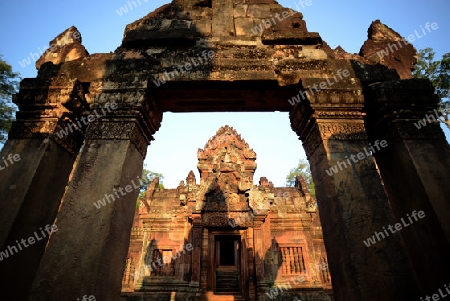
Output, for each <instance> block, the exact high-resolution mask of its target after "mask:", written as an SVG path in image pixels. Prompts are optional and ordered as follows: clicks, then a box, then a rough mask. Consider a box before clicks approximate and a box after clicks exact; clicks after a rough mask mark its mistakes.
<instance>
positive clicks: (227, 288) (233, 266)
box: [214, 235, 241, 294]
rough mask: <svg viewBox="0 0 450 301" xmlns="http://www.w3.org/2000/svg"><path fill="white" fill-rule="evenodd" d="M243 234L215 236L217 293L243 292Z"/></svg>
mask: <svg viewBox="0 0 450 301" xmlns="http://www.w3.org/2000/svg"><path fill="white" fill-rule="evenodd" d="M240 249H241V236H240V235H216V236H215V252H214V253H215V260H214V262H215V273H214V276H215V281H214V282H215V293H219V294H238V293H240V292H241V283H240V282H241V258H240V257H241V256H240Z"/></svg>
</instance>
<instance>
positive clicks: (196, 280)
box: [189, 213, 214, 287]
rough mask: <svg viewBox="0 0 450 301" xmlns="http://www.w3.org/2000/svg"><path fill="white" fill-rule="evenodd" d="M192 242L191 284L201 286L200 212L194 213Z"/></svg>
mask: <svg viewBox="0 0 450 301" xmlns="http://www.w3.org/2000/svg"><path fill="white" fill-rule="evenodd" d="M192 244H193V247H194V249H193V250H192V276H191V283H190V284H189V285H190V286H191V287H199V286H200V262H201V254H202V217H201V215H200V214H198V213H195V214H192ZM213 245H214V244H213ZM211 264H213V263H211Z"/></svg>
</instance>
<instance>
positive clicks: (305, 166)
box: [286, 159, 316, 197]
mask: <svg viewBox="0 0 450 301" xmlns="http://www.w3.org/2000/svg"><path fill="white" fill-rule="evenodd" d="M297 176H302V177H303V178H304V179H305V181H306V185H307V186H308V189H309V192H310V193H311V195H312V196H313V197H315V196H316V189H315V187H314V182H313V180H312V175H311V170H310V168H309V163H308V161H306V160H304V159H300V160H299V161H298V165H297V167H295V168H293V169H291V171H290V172H289V174H288V175H287V176H286V186H288V187H293V186H294V185H295V178H296V177H297Z"/></svg>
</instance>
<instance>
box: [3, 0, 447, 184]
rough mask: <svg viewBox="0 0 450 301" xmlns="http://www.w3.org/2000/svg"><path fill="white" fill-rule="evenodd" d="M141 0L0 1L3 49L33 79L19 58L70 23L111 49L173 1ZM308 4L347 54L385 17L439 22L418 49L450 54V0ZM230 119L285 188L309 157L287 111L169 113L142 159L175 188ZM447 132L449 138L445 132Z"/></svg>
mask: <svg viewBox="0 0 450 301" xmlns="http://www.w3.org/2000/svg"><path fill="white" fill-rule="evenodd" d="M135 1H136V2H137V0H135ZM299 1H300V0H294V1H293V0H283V1H279V3H280V4H282V5H283V6H285V7H292V8H293V9H296V7H299V8H301V4H300V3H299ZM140 2H141V4H142V5H138V7H137V8H134V9H133V10H131V11H129V12H127V13H125V14H122V16H120V15H119V14H118V13H117V11H116V10H119V9H120V8H121V7H123V6H126V5H127V1H126V0H110V1H107V2H106V1H86V0H78V1H76V2H71V4H67V3H65V2H63V1H56V0H44V1H31V0H26V1H25V0H14V1H4V0H3V1H1V4H0V8H1V11H2V18H1V19H0V37H2V38H1V43H0V54H2V55H3V56H4V59H5V60H6V61H7V62H8V63H9V64H10V65H12V66H13V69H14V71H18V72H20V73H21V75H22V77H24V78H25V77H35V76H36V69H35V67H34V64H33V65H29V66H25V67H22V66H21V65H20V64H19V62H20V61H22V60H23V59H26V58H27V57H28V56H29V55H30V52H36V53H38V52H39V51H40V50H42V49H43V48H44V47H48V43H49V41H50V40H52V39H53V38H54V37H55V36H57V35H58V34H59V33H61V32H62V31H64V30H65V29H66V28H68V27H70V26H72V25H75V26H76V27H77V28H78V30H79V31H80V32H81V34H82V38H83V45H84V46H85V47H86V49H87V50H88V51H89V53H91V54H93V53H107V52H112V51H114V50H115V49H116V48H117V47H118V46H119V45H120V43H121V40H122V37H123V32H124V29H125V26H126V25H127V24H129V23H131V22H133V21H135V20H137V19H139V18H142V17H143V16H145V15H147V14H148V13H150V12H151V11H153V10H154V9H156V8H157V7H159V6H161V5H163V4H165V3H167V2H168V1H159V0H156V1H154V0H150V1H147V2H145V0H140ZM311 2H312V5H310V6H307V5H304V8H303V9H300V11H301V12H302V13H303V15H304V19H305V21H306V24H307V27H308V30H309V31H316V32H319V33H320V34H321V36H322V38H323V39H324V40H325V41H326V42H327V43H328V44H329V45H330V46H331V47H332V48H334V47H336V46H338V45H341V46H342V47H343V48H344V49H345V50H346V51H348V52H352V53H357V52H359V49H360V48H361V46H362V44H363V43H364V41H365V40H366V38H367V28H368V27H369V25H370V23H371V22H372V21H373V20H376V19H380V20H381V22H383V23H385V24H387V25H388V26H390V27H391V28H393V29H394V30H396V31H397V32H399V33H400V34H401V35H402V36H404V37H407V36H408V35H410V34H414V31H415V30H417V31H418V32H420V29H421V26H424V25H425V24H426V23H427V22H431V23H432V22H436V23H438V26H439V28H438V29H437V30H435V31H432V32H431V33H429V34H427V35H426V36H423V37H422V38H420V39H418V40H416V41H415V42H414V43H413V44H414V46H415V47H416V48H417V49H422V48H425V47H432V48H434V50H435V51H436V54H437V57H438V58H441V57H442V54H444V53H447V52H450V45H449V42H448V41H449V40H450V18H448V14H449V12H450V2H449V1H448V0H430V1H418V0H409V1H406V0H395V1H392V0H378V1H376V2H369V1H360V0H341V1H332V0H327V1H325V0H311ZM225 124H229V125H231V126H233V127H235V128H236V129H237V130H238V132H239V133H241V135H242V137H243V138H244V139H245V140H246V141H247V142H248V143H249V145H250V147H252V148H253V149H254V150H255V152H256V154H257V163H258V168H257V170H256V174H255V178H254V179H255V182H258V180H259V177H261V176H266V177H268V179H269V180H270V181H273V183H274V184H275V185H277V186H281V185H283V184H284V182H285V176H286V175H287V174H288V172H289V170H290V169H291V168H293V167H294V166H295V165H296V163H297V162H298V159H300V158H305V154H304V151H303V148H302V144H301V141H299V140H298V138H297V136H296V134H294V132H293V131H292V130H291V129H290V124H289V119H288V115H287V113H276V112H274V113H264V114H262V113H223V114H196V113H191V114H165V115H164V118H163V123H162V126H161V129H160V130H159V131H158V132H157V133H156V134H155V141H153V142H152V145H151V146H150V147H149V150H148V154H147V158H146V161H145V163H146V164H147V168H149V169H151V170H153V171H156V172H161V173H163V174H164V176H165V179H164V181H163V182H164V184H165V185H166V187H175V186H177V185H178V184H179V182H180V180H184V179H185V178H186V176H187V174H188V172H189V170H191V169H192V170H194V172H196V173H197V169H196V164H197V149H198V148H203V146H204V145H205V143H206V142H207V140H208V139H209V138H210V137H211V136H213V135H214V134H215V133H216V131H217V130H218V128H219V127H220V126H222V125H225ZM446 134H447V137H449V136H450V134H449V131H448V130H446ZM197 176H198V173H197ZM197 179H198V177H197Z"/></svg>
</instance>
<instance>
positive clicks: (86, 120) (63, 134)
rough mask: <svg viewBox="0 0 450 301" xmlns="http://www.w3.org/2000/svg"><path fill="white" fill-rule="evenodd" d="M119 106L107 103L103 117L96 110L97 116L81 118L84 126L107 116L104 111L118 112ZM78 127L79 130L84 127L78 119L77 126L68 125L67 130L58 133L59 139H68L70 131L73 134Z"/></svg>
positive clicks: (102, 109)
mask: <svg viewBox="0 0 450 301" xmlns="http://www.w3.org/2000/svg"><path fill="white" fill-rule="evenodd" d="M118 107H119V106H118V105H117V103H114V102H113V103H112V104H110V103H109V102H107V103H106V104H105V108H100V109H101V111H102V115H99V114H98V112H97V110H96V109H95V110H94V113H95V115H89V116H88V117H84V116H82V117H81V122H83V124H84V125H85V126H86V125H88V123H91V122H94V121H96V120H98V119H100V118H102V117H105V116H106V114H107V113H106V112H105V110H104V109H106V110H107V111H108V112H109V113H111V110H117V108H118ZM77 126H78V128H79V129H82V128H83V126H82V125H81V123H80V120H78V118H76V124H73V123H69V124H67V126H66V127H65V128H63V129H62V130H60V131H59V132H56V136H58V138H59V139H62V138H63V137H66V136H67V135H69V131H70V132H71V133H73V131H74V129H76V128H77Z"/></svg>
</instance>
